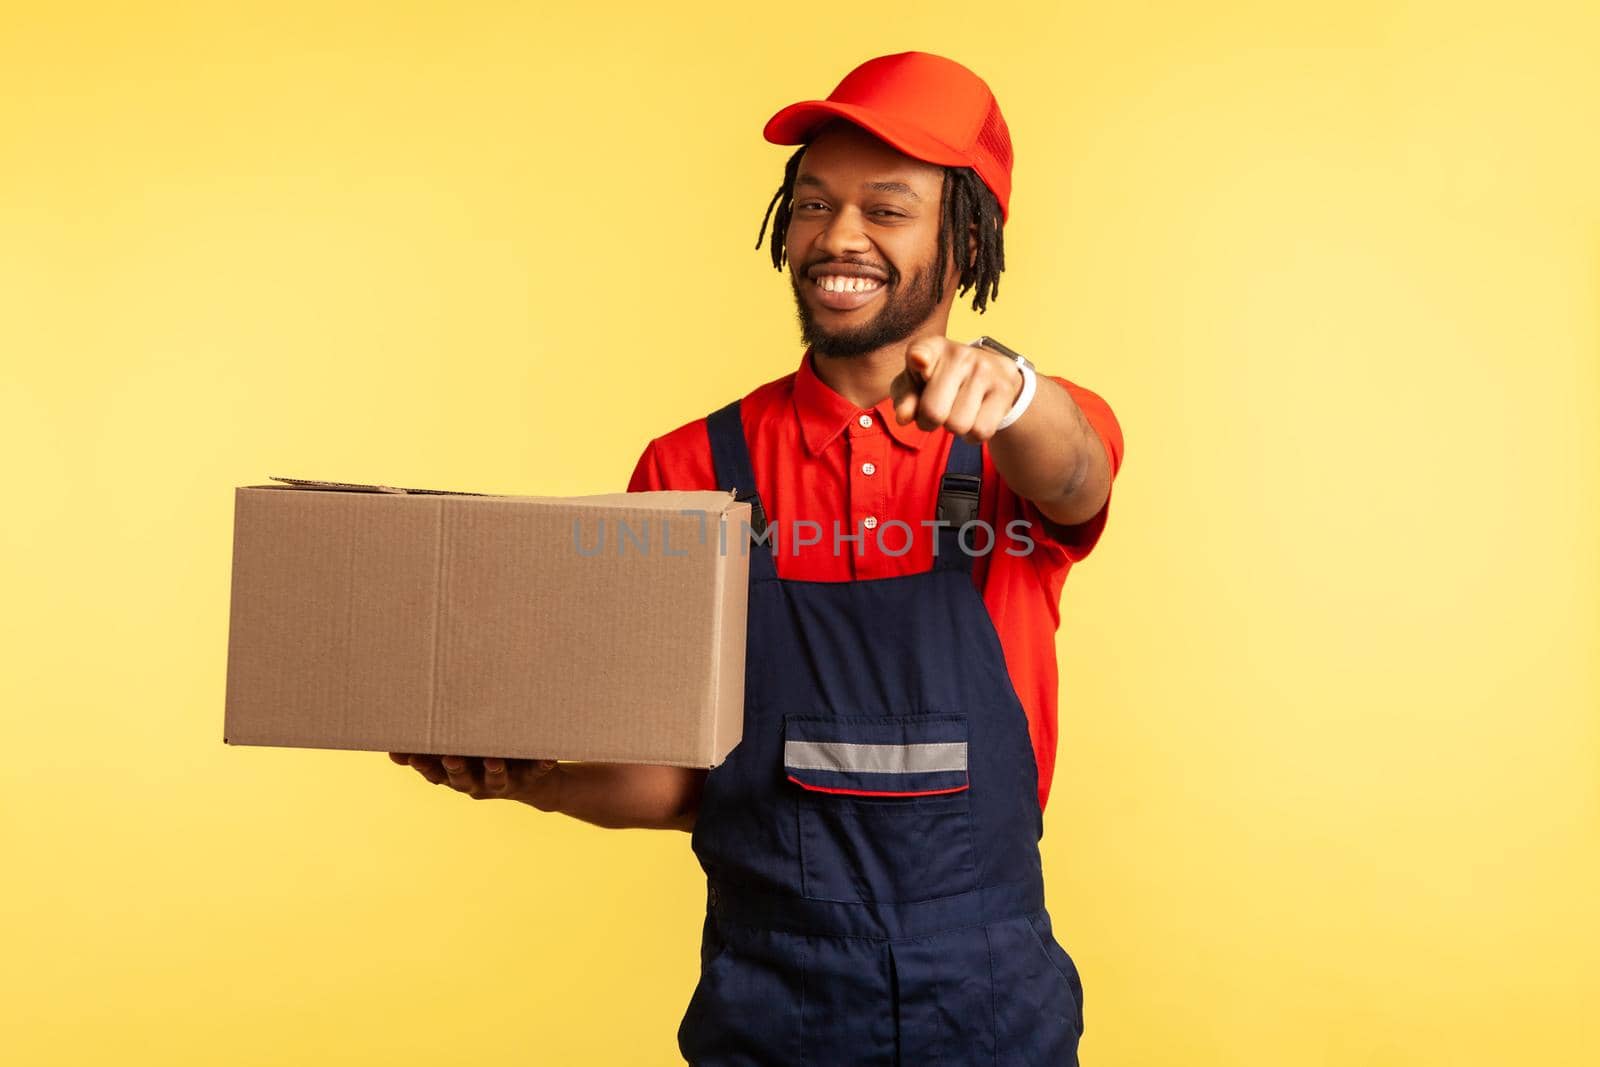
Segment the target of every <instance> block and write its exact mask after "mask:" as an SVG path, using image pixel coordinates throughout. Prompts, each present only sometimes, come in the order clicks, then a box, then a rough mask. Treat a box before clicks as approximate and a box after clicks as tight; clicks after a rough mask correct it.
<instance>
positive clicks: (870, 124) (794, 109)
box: [761, 100, 967, 166]
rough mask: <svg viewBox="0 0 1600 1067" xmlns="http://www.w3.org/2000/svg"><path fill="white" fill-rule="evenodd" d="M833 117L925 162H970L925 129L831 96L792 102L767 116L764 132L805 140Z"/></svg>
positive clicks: (772, 137)
mask: <svg viewBox="0 0 1600 1067" xmlns="http://www.w3.org/2000/svg"><path fill="white" fill-rule="evenodd" d="M832 118H842V119H848V120H849V121H850V122H853V123H855V124H856V125H857V126H860V127H861V128H862V129H864V130H866V131H867V132H868V133H870V134H872V135H873V136H875V137H877V138H878V139H880V140H882V141H884V142H885V143H887V144H889V145H891V146H893V147H894V148H896V149H899V150H900V151H901V152H904V153H905V154H906V155H908V156H910V157H911V158H913V159H920V160H922V161H923V162H925V163H937V164H940V165H942V166H955V165H957V164H963V165H964V164H965V163H966V162H967V160H966V157H965V156H963V155H962V154H961V153H960V152H957V151H956V150H955V149H953V148H951V147H950V146H949V145H947V144H945V143H944V142H942V141H940V140H938V139H936V138H933V137H930V136H928V135H927V134H926V133H924V132H922V131H921V130H918V129H915V128H914V127H912V126H909V125H907V124H905V123H903V122H898V121H896V120H895V119H892V118H889V117H887V116H885V115H881V114H879V113H878V112H876V111H873V110H872V109H870V108H865V107H860V106H858V105H856V104H836V103H834V102H833V101H831V100H802V101H801V102H800V103H798V104H790V105H789V106H788V107H786V108H784V109H783V110H782V111H779V112H778V113H777V114H776V115H773V116H772V117H771V118H770V119H768V120H767V125H766V126H765V128H763V129H762V131H761V136H763V137H765V138H766V139H767V140H768V141H771V142H772V143H773V144H804V143H805V140H806V137H807V136H808V135H810V133H811V132H812V131H813V130H814V129H816V127H818V126H819V125H821V124H822V123H824V122H826V121H828V120H829V119H832Z"/></svg>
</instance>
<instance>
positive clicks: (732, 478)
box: [706, 400, 777, 578]
mask: <svg viewBox="0 0 1600 1067" xmlns="http://www.w3.org/2000/svg"><path fill="white" fill-rule="evenodd" d="M706 434H707V436H708V437H710V439H711V463H712V466H713V468H714V469H715V471H716V476H717V485H718V486H719V487H720V488H722V489H726V490H728V491H729V492H731V493H733V494H734V499H736V500H740V501H744V502H746V503H748V504H749V505H750V532H751V535H752V537H751V542H752V545H751V547H752V553H751V554H752V559H751V561H750V576H751V578H756V577H760V576H775V575H776V573H777V571H776V566H775V561H774V560H773V558H772V539H771V537H770V536H769V535H768V532H767V512H766V509H765V508H764V507H763V506H762V504H761V494H760V493H759V492H757V490H756V474H755V468H754V467H753V466H752V465H751V463H750V448H749V446H748V445H747V444H746V443H745V439H744V420H743V419H742V418H741V417H740V414H739V401H737V400H735V401H733V402H732V403H730V404H726V405H724V406H723V407H720V408H718V409H717V410H716V411H713V412H712V413H711V414H710V415H707V416H706Z"/></svg>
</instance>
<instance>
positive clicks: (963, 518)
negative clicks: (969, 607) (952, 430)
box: [934, 437, 994, 571]
mask: <svg viewBox="0 0 1600 1067" xmlns="http://www.w3.org/2000/svg"><path fill="white" fill-rule="evenodd" d="M982 489H983V448H982V446H981V445H975V444H972V443H970V442H968V441H965V440H963V439H961V438H960V437H952V439H951V441H950V456H949V458H948V459H947V460H946V461H945V466H944V476H943V477H942V478H940V479H939V505H938V508H937V510H936V511H935V514H934V518H935V519H936V520H937V521H938V522H939V523H940V524H941V525H939V526H937V527H935V528H936V529H937V530H938V531H939V535H938V543H939V557H938V559H937V560H936V561H935V562H934V566H935V567H940V568H955V569H958V570H963V571H970V570H972V555H973V550H974V549H976V550H980V551H987V550H988V548H990V547H992V542H993V540H994V532H993V531H992V530H991V531H990V532H989V534H988V544H986V543H985V541H983V540H980V539H979V538H981V537H982V536H983V535H982V534H978V535H977V536H975V537H974V536H969V537H968V538H967V548H966V549H965V550H963V548H962V539H961V527H962V526H963V525H964V524H966V523H969V522H974V521H976V520H977V518H978V497H979V494H980V493H981V491H982Z"/></svg>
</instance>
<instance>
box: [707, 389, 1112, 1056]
mask: <svg viewBox="0 0 1600 1067" xmlns="http://www.w3.org/2000/svg"><path fill="white" fill-rule="evenodd" d="M707 426H708V430H709V434H710V438H711V451H712V456H713V459H714V460H715V464H716V474H717V480H718V483H719V485H720V486H721V487H722V488H724V489H730V490H734V491H735V492H736V493H737V494H738V495H739V497H740V498H741V499H748V500H751V501H752V515H753V521H752V526H754V527H757V528H758V529H759V528H760V527H761V525H762V524H763V522H764V519H763V517H762V516H761V515H760V510H761V504H760V500H759V496H758V494H757V492H756V490H757V486H756V484H755V479H754V476H753V474H752V468H751V464H750V455H749V452H748V450H747V449H746V447H745V438H744V431H743V427H742V425H741V422H740V417H739V405H738V402H737V401H735V402H734V403H732V404H729V405H728V406H727V407H725V408H722V409H721V410H719V411H717V412H716V413H714V414H713V415H711V416H710V418H709V419H708V423H707ZM947 439H948V440H949V442H950V457H949V461H948V463H947V466H946V473H945V476H944V478H943V480H942V482H941V493H940V508H939V511H940V516H939V517H940V518H943V519H945V520H946V521H948V522H951V523H959V522H961V521H964V520H965V519H970V518H975V517H976V515H977V507H976V505H977V495H978V489H979V480H980V477H981V471H982V468H981V466H980V463H981V453H980V451H979V449H978V447H977V446H975V445H971V444H968V443H966V442H964V441H962V440H960V439H959V438H956V437H953V436H951V437H948V438H947ZM932 518H933V517H932V516H930V519H932ZM928 529H929V528H928V527H921V528H919V530H918V535H919V536H926V535H927V531H928ZM958 536H959V533H958V531H957V530H956V529H955V528H954V526H951V527H941V528H939V530H938V533H937V538H938V546H937V556H936V558H935V562H934V565H933V568H932V569H931V570H929V571H926V572H922V573H918V574H908V575H900V576H896V577H891V578H880V579H873V580H866V581H854V582H809V581H792V580H788V579H781V578H779V577H778V576H777V570H776V565H775V560H774V558H773V551H772V547H771V545H770V544H766V543H756V544H752V545H750V546H749V551H750V553H751V558H750V601H749V623H748V633H749V638H748V646H747V652H746V671H745V719H744V734H743V738H742V739H741V741H740V742H739V744H738V745H737V746H736V747H735V748H734V749H733V751H732V752H730V753H729V754H728V757H727V759H726V760H725V761H724V762H723V763H722V764H720V765H719V766H717V767H715V768H713V769H712V770H711V771H710V772H709V774H708V775H707V778H706V782H705V792H704V795H703V798H702V800H701V805H700V813H699V816H698V820H697V821H696V823H695V828H694V834H693V838H692V847H693V849H694V852H695V855H696V857H697V858H698V859H699V861H700V864H701V866H702V867H703V868H704V869H705V872H706V877H707V894H706V897H707V899H706V919H705V927H704V931H703V935H702V938H703V940H702V947H701V974H700V980H699V982H698V984H697V985H696V987H695V990H694V995H693V996H692V997H691V999H690V1001H689V1004H688V1007H687V1009H686V1011H685V1013H684V1016H683V1021H682V1023H681V1024H680V1025H679V1028H678V1047H679V1050H680V1051H681V1052H682V1054H683V1056H684V1057H685V1059H687V1060H688V1062H689V1063H690V1064H693V1065H695V1067H767V1065H796V1067H798V1065H801V1064H804V1065H806V1067H858V1065H859V1067H867V1065H872V1067H879V1065H881V1067H939V1065H945V1067H971V1065H975V1064H1048V1065H1050V1067H1075V1065H1076V1064H1077V1063H1078V1054H1077V1049H1078V1039H1079V1037H1080V1036H1081V1035H1082V1033H1083V1012H1082V1003H1083V991H1082V986H1081V984H1080V980H1079V977H1078V972H1077V968H1076V966H1075V965H1074V963H1073V961H1072V958H1071V957H1070V956H1069V955H1068V954H1067V952H1066V951H1065V950H1064V949H1063V948H1062V947H1061V946H1060V944H1058V943H1057V941H1056V940H1055V937H1054V935H1053V933H1052V931H1051V927H1050V917H1049V914H1048V913H1047V912H1046V910H1045V906H1044V883H1043V878H1042V873H1041V869H1040V864H1039V847H1038V846H1039V838H1040V836H1041V834H1042V833H1043V818H1042V815H1041V812H1040V809H1039V799H1038V797H1039V794H1038V788H1037V786H1038V769H1037V766H1036V764H1035V760H1034V754H1033V748H1032V745H1031V742H1030V740H1029V736H1028V725H1027V718H1026V716H1025V714H1024V712H1023V710H1022V705H1021V703H1020V702H1019V701H1018V699H1017V695H1016V691H1015V690H1014V689H1013V688H1012V685H1011V679H1010V676H1009V675H1008V674H1007V672H1006V664H1005V659H1004V657H1003V654H1002V652H1001V648H1000V641H999V638H998V636H997V635H996V633H995V630H994V626H993V624H992V622H991V621H990V619H989V615H988V610H987V609H986V608H985V606H984V603H983V600H982V597H981V596H980V595H979V593H978V591H977V589H976V588H975V587H974V586H973V582H972V576H971V565H972V555H971V554H969V552H967V551H963V550H962V548H961V547H960V543H959V542H958V540H957V538H958ZM974 540H975V541H976V548H975V549H974V551H976V550H981V549H982V547H983V540H984V535H983V534H982V532H981V531H980V532H979V533H978V536H977V537H976V538H975V539H974ZM775 543H777V544H778V545H779V548H780V549H781V548H782V545H783V543H784V542H783V540H782V538H779V539H777V540H776V542H775ZM885 543H886V544H900V543H902V540H901V539H896V540H893V541H891V540H890V539H889V538H885ZM845 545H846V547H845V548H844V549H843V550H846V551H848V550H849V547H848V545H849V543H848V542H846V543H845ZM732 547H733V546H732V545H730V550H731V549H732ZM990 547H991V548H995V546H994V545H992V544H991V546H990ZM996 550H1000V549H998V548H996Z"/></svg>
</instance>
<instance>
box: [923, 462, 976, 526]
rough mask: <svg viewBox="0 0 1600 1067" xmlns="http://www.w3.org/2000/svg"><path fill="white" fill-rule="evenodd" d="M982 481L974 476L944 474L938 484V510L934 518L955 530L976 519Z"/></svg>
mask: <svg viewBox="0 0 1600 1067" xmlns="http://www.w3.org/2000/svg"><path fill="white" fill-rule="evenodd" d="M982 484H983V479H982V478H980V477H979V476H978V475H976V474H946V475H945V476H944V477H943V478H942V479H941V480H940V482H939V509H938V511H937V512H936V513H935V515H934V517H935V518H936V519H938V520H939V521H940V522H948V523H950V525H951V526H953V527H955V528H956V529H960V528H961V527H962V526H964V525H966V524H967V523H969V522H972V521H974V520H976V519H977V517H978V488H979V486H980V485H982Z"/></svg>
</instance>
